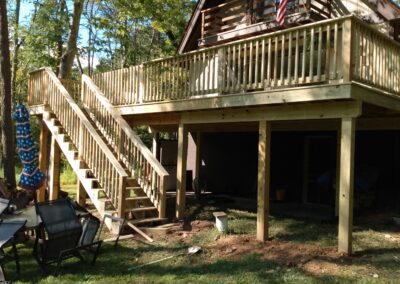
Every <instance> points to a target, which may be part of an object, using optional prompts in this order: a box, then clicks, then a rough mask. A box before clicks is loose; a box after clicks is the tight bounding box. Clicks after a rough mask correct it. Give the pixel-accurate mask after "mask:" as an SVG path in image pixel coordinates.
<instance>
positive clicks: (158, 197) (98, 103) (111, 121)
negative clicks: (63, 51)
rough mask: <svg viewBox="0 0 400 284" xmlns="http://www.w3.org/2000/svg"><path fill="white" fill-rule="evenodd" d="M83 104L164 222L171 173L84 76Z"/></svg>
mask: <svg viewBox="0 0 400 284" xmlns="http://www.w3.org/2000/svg"><path fill="white" fill-rule="evenodd" d="M82 102H83V105H84V106H85V107H86V108H87V109H88V112H89V113H91V114H92V115H93V116H94V121H95V122H96V123H98V124H99V125H98V126H99V128H100V129H101V130H102V131H103V134H104V136H105V137H106V138H107V139H108V140H109V142H110V143H111V144H112V145H113V147H114V149H115V151H116V152H117V156H118V158H119V159H120V160H121V161H122V162H123V163H124V164H125V166H126V167H127V168H128V169H129V170H130V172H131V173H132V174H133V176H134V177H135V178H136V179H137V181H138V182H139V183H140V185H141V186H142V188H143V189H144V191H145V192H146V194H147V195H148V197H149V198H150V200H151V201H152V202H153V204H155V206H157V207H158V209H159V214H160V218H164V217H165V202H166V194H165V189H166V185H165V182H166V177H167V176H169V174H168V172H167V171H166V170H165V169H164V167H163V166H162V165H161V163H160V162H159V161H158V160H157V159H156V158H155V156H154V155H153V154H152V153H151V152H150V150H149V149H148V147H147V146H146V145H145V144H144V143H143V142H142V140H141V139H140V137H138V136H137V134H136V133H135V132H134V131H133V129H132V128H131V126H130V125H129V124H128V123H127V122H126V120H125V119H124V118H123V117H122V115H121V114H120V113H119V110H117V109H114V107H113V105H112V104H111V102H110V101H109V100H108V99H107V98H106V97H105V96H104V94H103V93H102V91H101V90H100V89H99V88H98V87H97V86H96V85H95V84H94V83H93V81H92V80H91V79H90V77H88V76H86V75H82Z"/></svg>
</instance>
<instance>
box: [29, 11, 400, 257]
mask: <svg viewBox="0 0 400 284" xmlns="http://www.w3.org/2000/svg"><path fill="white" fill-rule="evenodd" d="M62 83H63V84H64V85H65V87H64V86H63V84H62ZM78 92H80V95H81V96H80V98H81V102H79V103H78V102H77V98H78V97H79V96H78ZM28 102H29V104H30V107H31V112H32V114H36V115H38V116H40V117H43V121H44V123H42V133H43V137H45V136H46V135H44V133H45V132H46V131H48V130H50V132H51V134H52V137H53V138H52V143H51V149H52V152H51V159H53V160H52V161H51V163H52V164H51V167H55V169H56V168H57V167H58V166H59V165H58V164H57V163H58V162H57V160H59V152H60V148H61V150H62V151H63V152H64V154H65V155H66V157H67V158H68V161H69V162H70V163H71V164H73V168H74V170H75V171H76V172H77V173H78V178H79V179H80V182H81V185H82V186H83V188H85V190H86V191H87V192H88V194H89V196H90V197H91V198H92V199H94V200H95V203H96V202H97V205H96V206H97V207H98V208H100V210H103V212H104V213H105V212H106V211H105V210H106V206H105V205H104V203H102V201H101V200H99V194H98V193H99V188H97V187H96V186H94V183H93V182H94V181H97V182H98V183H99V185H100V186H102V190H103V191H104V192H105V194H106V195H107V199H108V200H109V201H110V202H111V205H112V206H113V209H114V211H113V214H117V215H118V216H126V213H127V210H128V211H129V212H130V213H132V214H137V216H136V217H135V220H136V221H137V222H142V220H144V219H143V218H140V216H139V215H140V214H138V211H144V210H148V209H149V211H150V210H151V212H152V213H151V214H149V215H148V216H147V217H148V219H147V220H151V221H150V222H153V220H154V219H157V220H161V219H163V218H164V217H165V206H166V203H165V199H166V193H165V184H166V178H167V176H168V172H167V171H166V170H165V169H164V168H163V166H162V165H161V164H160V162H159V161H158V160H157V147H158V146H157V145H158V144H157V141H156V140H157V139H156V138H155V141H154V144H153V145H154V146H155V147H154V148H155V150H154V151H153V153H152V152H150V150H149V149H148V148H147V147H146V146H145V145H144V144H143V142H142V141H141V140H140V138H138V137H137V136H136V134H135V133H134V132H133V131H132V128H131V126H132V125H134V124H138V123H143V124H147V125H152V126H154V125H165V124H168V125H170V126H171V125H172V126H173V127H174V128H173V131H176V132H177V133H178V151H177V152H178V155H177V176H176V180H177V183H176V184H177V201H176V216H177V217H178V218H183V216H184V210H185V193H186V182H185V179H186V161H187V159H186V158H187V147H188V135H187V134H188V132H190V131H200V132H201V131H207V130H210V129H211V127H210V126H212V128H213V129H217V130H216V131H218V127H217V125H230V126H232V127H237V125H239V124H242V128H241V129H245V131H249V130H248V129H252V130H255V131H257V132H258V133H259V144H258V146H259V151H258V165H259V166H258V206H257V238H258V239H259V240H260V241H265V240H267V239H268V210H269V179H270V177H269V168H270V165H269V163H270V156H271V150H270V147H269V145H270V140H271V129H274V127H276V128H283V129H285V127H286V129H288V127H289V129H293V128H296V127H298V126H299V125H302V126H303V125H306V123H303V122H304V121H307V123H309V125H311V126H310V127H314V126H315V127H330V129H333V130H336V131H337V132H338V134H339V135H338V137H340V139H338V140H339V141H338V157H337V159H338V163H337V164H338V172H340V176H339V178H338V179H337V186H336V188H337V189H338V190H337V208H338V209H339V210H338V215H339V242H338V243H339V245H338V247H339V250H340V251H342V252H346V253H351V252H352V206H353V177H354V148H355V146H354V145H355V144H354V139H355V138H354V137H355V130H356V127H361V128H365V129H371V127H374V126H376V127H389V129H398V128H399V125H400V124H399V121H400V120H399V115H398V114H399V113H400V44H399V43H397V42H395V41H393V40H392V39H390V38H389V37H387V36H386V35H383V34H382V33H380V32H379V31H378V30H376V29H374V28H373V27H371V26H370V25H368V24H366V23H364V22H362V21H361V20H359V19H358V18H356V17H355V16H346V17H342V18H336V19H331V20H325V21H321V22H316V23H311V24H307V25H303V26H299V27H294V28H289V29H286V30H282V31H278V32H273V33H269V34H265V35H262V36H256V37H252V38H250V39H245V40H240V41H236V42H232V43H228V44H223V45H219V46H216V47H211V48H205V49H201V50H199V51H195V52H189V53H186V54H182V55H178V56H175V57H169V58H164V59H159V60H154V61H150V62H145V63H143V64H141V65H139V66H132V67H129V68H124V69H120V70H115V71H110V72H106V73H102V74H97V75H95V76H94V77H93V81H92V79H91V78H89V77H87V76H83V77H82V81H81V83H80V84H78V85H77V84H76V83H73V82H60V81H59V80H58V79H57V78H56V76H55V75H54V73H52V72H51V70H48V69H43V70H39V71H36V72H33V73H32V74H31V76H30V81H29V99H28ZM285 122H288V123H291V126H289V124H285ZM388 123H389V124H390V123H392V124H393V125H388ZM296 125H297V126H296ZM249 126H251V127H249ZM47 128H48V130H46V129H47ZM196 129H197V130H196ZM155 130H156V131H157V129H155ZM155 137H157V132H155ZM198 137H199V136H198ZM43 141H44V142H43V143H42V144H41V145H42V147H41V151H42V152H43V151H44V149H46V147H47V144H46V143H45V139H43ZM46 141H47V140H46ZM57 145H58V146H57ZM58 147H59V148H58ZM57 153H58V154H57ZM197 154H198V153H197ZM43 157H45V155H43ZM54 157H55V158H54ZM43 159H45V158H43ZM40 164H41V165H45V163H44V162H43V161H42V160H41V161H40ZM339 169H340V171H339ZM92 175H94V177H91V176H92ZM56 176H57V170H55V171H54V173H52V174H51V177H50V180H51V182H53V183H54V182H55V183H57V177H56ZM79 188H80V189H79V192H78V193H79V194H80V195H82V192H81V186H80V187H79ZM135 190H140V194H139V195H136V193H135V194H133V195H132V196H131V195H130V192H132V191H135ZM139 199H140V200H141V199H147V202H146V204H142V203H141V202H139V201H138V200H139ZM96 200H97V201H96ZM128 203H132V204H133V207H129V208H128V207H127V204H128ZM139 213H141V212H139ZM153 213H154V214H153Z"/></svg>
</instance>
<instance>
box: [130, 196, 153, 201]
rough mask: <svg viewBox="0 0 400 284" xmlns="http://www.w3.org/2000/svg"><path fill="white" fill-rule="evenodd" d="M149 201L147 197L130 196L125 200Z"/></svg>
mask: <svg viewBox="0 0 400 284" xmlns="http://www.w3.org/2000/svg"><path fill="white" fill-rule="evenodd" d="M146 199H149V198H148V197H147V196H131V197H127V198H126V200H146Z"/></svg>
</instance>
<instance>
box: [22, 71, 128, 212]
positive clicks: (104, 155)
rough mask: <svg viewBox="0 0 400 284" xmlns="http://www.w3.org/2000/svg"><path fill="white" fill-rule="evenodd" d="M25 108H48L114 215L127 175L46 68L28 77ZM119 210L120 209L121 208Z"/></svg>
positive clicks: (56, 79)
mask: <svg viewBox="0 0 400 284" xmlns="http://www.w3.org/2000/svg"><path fill="white" fill-rule="evenodd" d="M28 90H29V91H28V104H29V105H41V104H44V105H48V106H49V107H50V109H51V110H52V112H53V113H54V114H55V116H56V117H57V119H58V120H59V121H60V123H61V125H62V127H63V128H64V129H65V131H66V133H67V134H68V136H69V137H70V138H71V141H72V142H73V144H74V145H75V146H76V147H77V148H78V153H79V156H80V157H81V158H83V160H84V161H85V162H86V163H87V165H88V166H89V167H90V169H91V170H92V171H93V174H94V175H95V176H96V177H97V178H98V180H99V183H100V185H101V186H102V187H103V190H104V191H105V192H106V193H107V195H108V196H109V197H110V199H111V201H112V204H113V205H114V206H115V208H118V211H122V210H123V204H124V196H123V195H124V191H125V185H126V179H127V178H128V176H129V175H128V173H127V172H126V171H125V169H124V168H123V167H122V165H121V164H120V163H119V161H118V160H117V159H116V157H115V156H114V155H113V153H112V152H111V150H110V149H109V148H108V146H107V144H106V143H105V142H104V141H103V140H102V138H101V136H100V135H99V134H98V133H97V131H96V129H95V128H94V127H93V125H92V124H91V122H90V121H89V119H88V118H87V117H86V116H85V114H84V113H83V111H82V110H81V108H80V107H79V106H78V105H77V103H76V102H75V101H74V99H73V98H72V97H71V95H70V94H69V93H68V91H67V90H66V88H65V87H64V86H63V85H62V83H61V81H60V80H59V79H58V78H57V76H56V75H55V74H54V72H53V71H52V70H51V69H50V68H41V69H40V70H36V71H34V72H32V73H30V75H29V89H28ZM121 207H122V208H121Z"/></svg>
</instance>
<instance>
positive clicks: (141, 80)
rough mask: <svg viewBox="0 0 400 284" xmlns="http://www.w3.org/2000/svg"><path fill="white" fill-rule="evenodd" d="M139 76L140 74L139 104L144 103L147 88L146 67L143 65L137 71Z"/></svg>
mask: <svg viewBox="0 0 400 284" xmlns="http://www.w3.org/2000/svg"><path fill="white" fill-rule="evenodd" d="M137 71H138V72H137V74H138V81H139V93H138V98H137V100H136V101H137V102H138V103H140V104H141V103H143V99H144V96H145V93H144V88H145V84H144V66H143V65H139V66H138V69H137Z"/></svg>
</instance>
